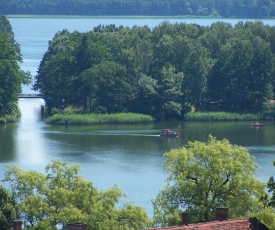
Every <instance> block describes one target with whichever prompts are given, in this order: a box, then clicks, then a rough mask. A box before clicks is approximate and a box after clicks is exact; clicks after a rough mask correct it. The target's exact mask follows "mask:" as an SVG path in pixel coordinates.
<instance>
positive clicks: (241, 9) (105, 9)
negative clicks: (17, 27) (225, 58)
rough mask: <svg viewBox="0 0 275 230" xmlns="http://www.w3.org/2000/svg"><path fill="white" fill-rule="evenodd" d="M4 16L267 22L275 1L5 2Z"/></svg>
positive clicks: (273, 12) (274, 11) (2, 4)
mask: <svg viewBox="0 0 275 230" xmlns="http://www.w3.org/2000/svg"><path fill="white" fill-rule="evenodd" d="M0 14H3V15H7V14H28V15H29V14H30V15H32V14H35V15H86V16H104V15H105V16H106V15H109V16H133V15H134V16H183V15H187V16H212V17H213V16H215V17H216V16H221V17H237V18H263V17H274V16H275V0H269V1H260V0H254V1H246V0H204V1H200V0H150V1H148V0H36V1H33V0H13V1H3V0H2V1H0Z"/></svg>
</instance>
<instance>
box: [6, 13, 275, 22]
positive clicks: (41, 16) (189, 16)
mask: <svg viewBox="0 0 275 230" xmlns="http://www.w3.org/2000/svg"><path fill="white" fill-rule="evenodd" d="M4 16H5V17H7V18H148V19H154V18H156V19H158V18H168V19H169V18H180V19H184V18H194V19H239V20H256V21H257V20H271V19H275V17H267V18H237V17H227V18H225V17H221V16H194V15H179V16H153V15H152V16H149V15H145V16H144V15H115V16H112V15H100V16H94V15H46V14H43V15H40V14H7V15H4Z"/></svg>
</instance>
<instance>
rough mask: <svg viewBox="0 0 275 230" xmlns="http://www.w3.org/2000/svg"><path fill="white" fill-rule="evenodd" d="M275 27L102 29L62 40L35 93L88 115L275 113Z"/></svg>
mask: <svg viewBox="0 0 275 230" xmlns="http://www.w3.org/2000/svg"><path fill="white" fill-rule="evenodd" d="M274 55H275V28H274V27H270V26H267V25H263V23H262V22H249V21H247V22H239V23H237V24H236V25H234V26H232V25H231V24H228V23H224V22H217V23H214V24H212V25H211V26H209V27H208V26H207V27H205V26H200V25H196V24H185V23H179V24H178V23H176V24H170V23H169V22H163V23H162V24H160V25H158V26H156V27H155V28H153V29H150V28H148V27H146V26H143V27H138V26H134V27H133V28H128V27H123V26H120V27H116V26H115V25H108V26H101V25H99V26H97V27H95V28H94V29H93V30H92V31H90V32H86V33H79V32H77V31H75V32H68V31H66V30H64V31H60V32H58V33H56V35H55V37H54V38H53V39H52V40H51V41H50V42H49V47H48V50H47V52H46V53H45V54H44V57H43V59H42V61H41V63H40V66H39V70H38V74H37V76H35V83H34V89H35V90H36V91H40V92H41V93H44V94H45V95H46V96H47V97H49V98H51V99H52V101H55V102H57V104H60V103H61V101H63V102H65V103H64V106H68V105H74V106H81V107H82V108H83V110H84V111H86V112H95V113H117V112H135V113H142V114H149V115H152V116H153V117H154V118H155V119H156V120H170V119H182V118H183V117H184V115H185V114H186V113H187V112H190V111H191V112H197V111H201V112H208V111H224V112H237V113H262V112H265V111H274V103H273V102H274V100H273V99H274V90H275V88H274V87H275V81H274V80H275V79H274V78H275V72H274V71H275V69H274V61H275V59H274V57H275V56H274Z"/></svg>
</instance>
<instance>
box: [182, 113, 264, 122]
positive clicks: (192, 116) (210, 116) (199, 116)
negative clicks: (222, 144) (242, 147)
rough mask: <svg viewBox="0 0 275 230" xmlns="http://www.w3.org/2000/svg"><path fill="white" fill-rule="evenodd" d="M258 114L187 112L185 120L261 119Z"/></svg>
mask: <svg viewBox="0 0 275 230" xmlns="http://www.w3.org/2000/svg"><path fill="white" fill-rule="evenodd" d="M262 118H263V117H262V115H260V114H250V113H245V114H242V113H227V112H208V113H207V112H196V113H187V114H186V115H185V120H187V121H245V120H259V119H262Z"/></svg>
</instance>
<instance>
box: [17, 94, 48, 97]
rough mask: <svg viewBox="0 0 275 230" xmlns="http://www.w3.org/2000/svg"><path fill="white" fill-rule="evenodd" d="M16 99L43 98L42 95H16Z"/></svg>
mask: <svg viewBox="0 0 275 230" xmlns="http://www.w3.org/2000/svg"><path fill="white" fill-rule="evenodd" d="M17 97H18V98H43V97H44V95H43V94H42V93H17Z"/></svg>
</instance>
